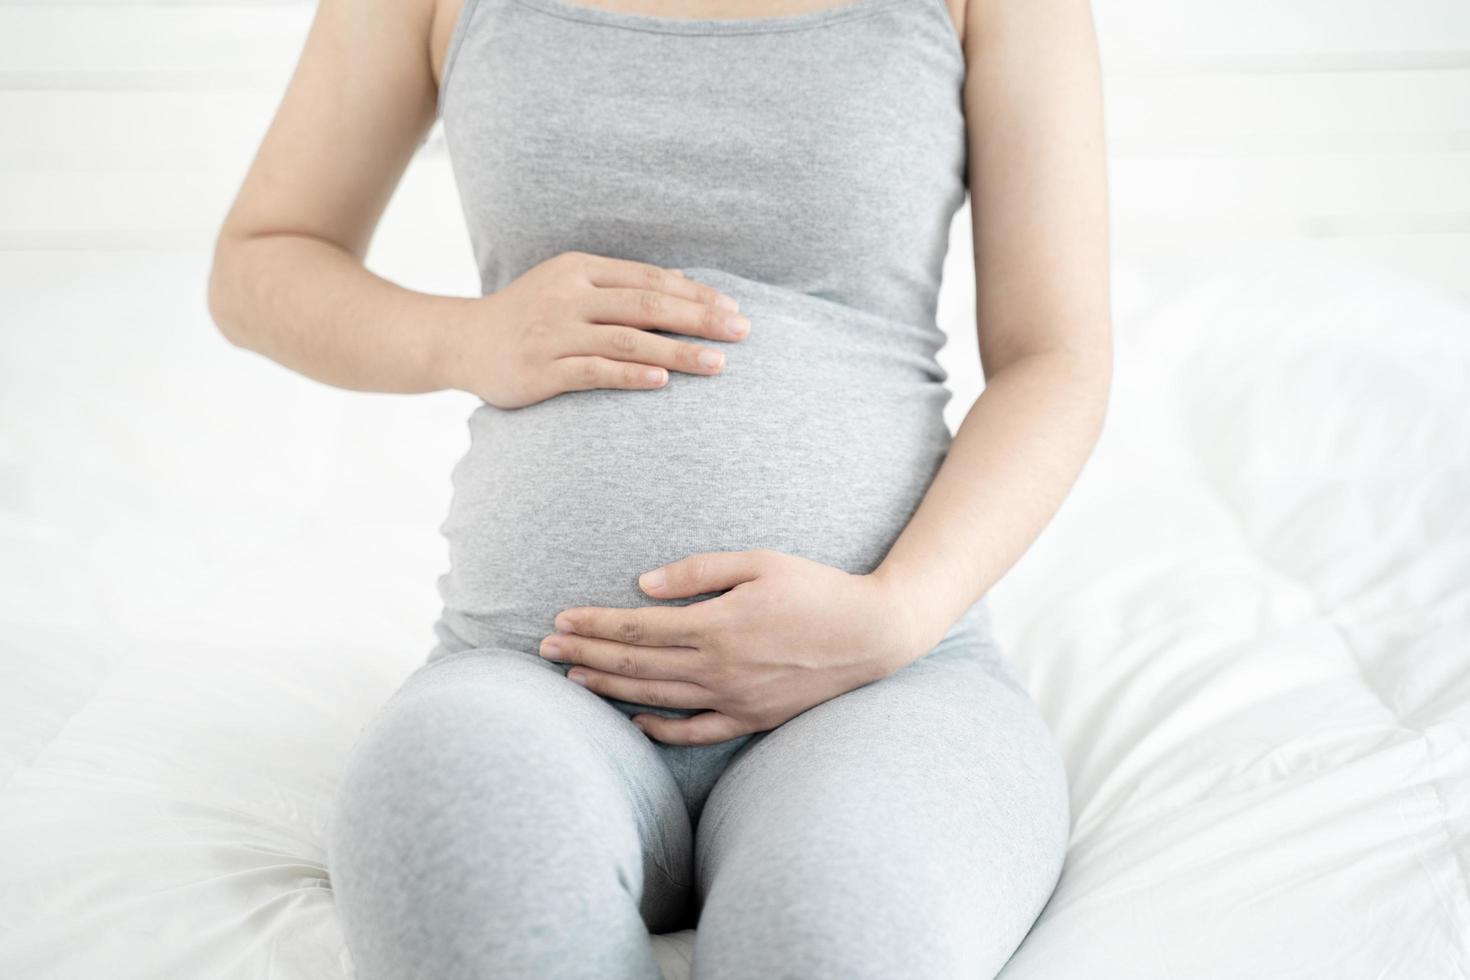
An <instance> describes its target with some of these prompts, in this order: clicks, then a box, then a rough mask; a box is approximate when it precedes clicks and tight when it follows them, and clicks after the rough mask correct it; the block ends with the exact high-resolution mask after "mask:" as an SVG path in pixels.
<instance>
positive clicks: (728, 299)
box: [715, 293, 740, 310]
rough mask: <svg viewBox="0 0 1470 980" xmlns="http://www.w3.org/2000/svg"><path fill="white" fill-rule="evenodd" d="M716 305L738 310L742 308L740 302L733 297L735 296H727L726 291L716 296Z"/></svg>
mask: <svg viewBox="0 0 1470 980" xmlns="http://www.w3.org/2000/svg"><path fill="white" fill-rule="evenodd" d="M715 305H716V306H719V307H723V308H724V309H727V310H738V309H740V304H739V303H738V302H737V301H736V299H735V297H733V296H726V295H725V294H724V293H721V294H720V295H719V296H716V297H715Z"/></svg>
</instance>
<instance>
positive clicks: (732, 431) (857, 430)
mask: <svg viewBox="0 0 1470 980" xmlns="http://www.w3.org/2000/svg"><path fill="white" fill-rule="evenodd" d="M448 58H449V61H448V67H447V69H446V71H447V73H448V74H447V78H446V81H445V83H444V87H443V90H442V91H443V101H442V109H443V126H444V137H445V140H446V143H447V145H448V151H449V155H450V160H451V162H452V165H453V170H454V176H455V179H456V181H457V183H458V187H459V192H460V197H461V200H462V201H463V205H464V214H465V218H466V222H467V227H468V229H469V235H470V241H471V243H472V244H473V247H474V253H475V256H476V259H477V261H478V264H479V269H480V276H481V280H482V288H483V289H484V291H486V292H494V291H497V290H499V289H501V288H503V287H504V286H505V285H506V284H508V283H509V282H510V281H512V280H513V279H514V278H516V277H517V276H519V275H520V274H521V273H523V272H525V271H526V270H527V269H529V268H531V267H532V266H534V265H536V264H537V263H538V262H541V261H543V260H545V259H548V258H551V257H552V256H554V255H557V254H558V253H561V252H565V251H570V250H581V251H586V252H592V253H596V254H599V255H610V256H615V257H619V258H631V259H638V260H641V261H646V262H652V263H655V264H658V265H662V266H666V267H670V268H680V269H683V270H684V271H685V272H686V273H687V274H688V275H689V276H691V277H692V278H695V279H697V280H700V281H702V282H706V283H709V284H710V285H712V286H715V287H717V288H719V289H722V290H725V291H726V292H728V293H729V294H730V295H732V296H734V297H735V298H736V299H737V300H739V301H740V304H741V312H743V313H744V314H745V315H746V316H748V317H749V318H750V320H751V325H752V326H751V332H750V335H749V336H748V337H747V338H746V339H744V340H742V341H739V342H720V341H711V342H709V343H708V346H713V347H716V348H719V349H722V350H724V351H725V355H726V364H727V366H726V368H725V371H724V372H723V373H722V374H719V375H713V376H697V375H690V374H684V373H678V372H675V373H671V375H670V378H669V381H668V383H667V385H666V386H665V387H663V388H661V389H658V390H652V391H625V390H623V391H619V390H608V389H598V390H592V391H578V392H569V393H566V394H563V395H559V396H557V397H555V398H552V399H549V400H547V401H544V402H541V403H539V404H536V405H532V406H529V407H526V408H521V409H516V410H512V411H504V410H501V409H497V408H495V407H493V406H490V405H488V404H487V405H482V406H480V407H479V409H478V410H476V411H475V412H474V413H473V414H472V416H471V417H470V419H469V429H470V438H471V448H470V449H469V451H468V453H467V454H466V455H465V456H464V458H463V459H462V461H461V462H460V463H459V465H458V466H457V468H456V469H455V471H454V488H453V489H454V494H453V505H452V507H451V509H450V512H449V514H448V516H447V519H446V520H445V522H444V524H443V531H444V534H445V536H446V537H447V539H448V542H449V550H450V568H449V571H448V572H447V573H446V574H445V575H444V576H442V578H441V579H440V581H439V590H440V594H441V595H442V597H443V600H444V609H443V615H442V617H441V618H440V620H439V622H438V624H437V628H436V630H437V634H438V646H437V647H436V648H435V649H434V650H433V651H432V652H431V654H430V656H438V655H440V654H442V653H444V652H448V651H456V650H465V649H470V648H473V647H489V646H500V647H509V648H512V649H524V650H535V649H536V648H537V645H538V644H539V642H540V640H541V638H542V637H543V636H545V635H546V634H548V633H550V632H551V631H552V621H553V619H554V618H555V616H556V614H557V613H558V612H560V611H561V610H562V609H565V608H567V607H568V606H574V605H602V606H634V605H647V604H651V603H652V602H654V601H655V600H651V599H649V598H648V597H647V596H645V595H644V594H643V593H641V592H640V591H639V590H638V584H637V578H638V576H639V575H640V574H641V573H643V572H644V571H646V570H648V569H650V568H655V567H657V566H659V565H662V564H664V563H666V562H669V561H673V560H676V559H678V558H682V557H684V556H685V555H687V554H691V553H693V552H697V551H715V550H733V549H742V548H756V547H768V548H773V549H776V550H778V551H785V552H789V553H794V554H800V555H804V556H806V557H808V558H812V559H815V560H817V561H822V562H825V563H827V564H830V565H835V566H837V567H840V568H844V569H846V570H848V571H852V572H866V571H870V570H871V569H873V568H875V567H876V566H877V565H878V563H879V562H881V561H882V560H883V556H884V555H885V554H886V553H887V551H888V548H889V546H890V545H891V544H892V542H893V539H894V538H896V537H897V536H898V534H899V532H900V531H902V529H903V527H904V525H905V524H907V522H908V519H909V517H910V516H911V515H912V513H913V511H914V509H915V508H916V507H917V506H918V503H919V500H920V499H921V498H922V496H923V494H924V491H925V490H926V489H927V487H928V485H929V483H930V481H931V480H932V479H933V476H934V473H935V472H936V471H937V469H938V468H939V464H940V463H941V462H942V460H943V458H944V454H945V452H946V450H947V448H948V445H949V441H950V433H949V430H948V428H947V427H946V426H945V423H944V419H943V409H944V406H945V404H946V402H947V401H948V399H949V398H950V392H949V389H948V388H947V387H945V385H944V381H945V372H944V370H943V368H942V367H941V366H940V365H939V363H938V361H937V360H936V359H935V354H936V352H937V351H938V350H939V348H940V346H941V345H942V344H943V343H944V334H943V332H942V331H941V330H940V328H939V326H938V324H937V322H936V321H935V309H936V303H937V294H938V290H939V280H940V268H941V265H942V263H943V259H944V255H945V251H946V248H947V246H948V243H949V228H950V225H951V223H952V220H953V217H954V214H955V212H956V210H957V209H958V208H959V207H960V206H961V205H962V204H963V202H964V196H965V183H964V171H965V160H966V148H965V125H964V114H963V105H962V102H961V91H962V85H963V82H964V74H965V63H964V58H963V55H962V53H961V50H960V47H959V44H958V41H957V40H956V37H955V33H954V27H953V22H952V21H951V20H950V16H949V13H948V11H947V10H946V9H945V7H944V4H943V2H942V0H858V2H856V3H850V4H848V5H847V6H844V7H838V8H832V9H829V10H827V11H818V12H815V13H810V14H798V15H792V16H790V17H776V18H774V19H767V18H758V19H756V20H754V21H750V20H733V21H731V20H695V21H683V20H680V19H678V18H673V19H668V18H648V17H644V16H642V15H636V14H626V13H622V12H617V11H609V10H603V9H599V8H593V7H585V6H582V5H580V4H577V3H572V2H571V0H467V2H466V8H465V9H464V10H463V11H462V18H461V20H460V22H459V24H458V25H457V26H456V33H455V35H454V36H453V37H452V41H451V49H450V53H449V55H448ZM661 333H662V332H661ZM666 335H667V336H679V335H677V334H673V333H667V334H666ZM684 339H688V338H687V337H685V338H684ZM698 598H708V597H707V596H705V597H698ZM690 601H697V598H696V599H686V600H678V601H677V603H675V604H682V603H685V602H690ZM983 601H984V600H982V602H983Z"/></svg>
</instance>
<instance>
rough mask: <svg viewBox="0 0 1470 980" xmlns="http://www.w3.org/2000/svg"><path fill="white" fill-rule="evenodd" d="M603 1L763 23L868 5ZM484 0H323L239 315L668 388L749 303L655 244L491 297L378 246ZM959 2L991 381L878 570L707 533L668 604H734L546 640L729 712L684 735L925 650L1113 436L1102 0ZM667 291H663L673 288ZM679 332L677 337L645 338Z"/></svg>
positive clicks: (351, 358) (348, 377) (323, 338)
mask: <svg viewBox="0 0 1470 980" xmlns="http://www.w3.org/2000/svg"><path fill="white" fill-rule="evenodd" d="M581 2H586V3H587V5H588V6H598V7H602V8H605V9H609V10H622V11H624V12H628V13H635V14H646V15H650V16H680V17H692V18H726V17H737V18H738V17H767V16H788V15H795V14H799V13H808V12H814V11H818V10H824V9H828V8H832V7H839V6H842V5H843V3H845V2H847V0H842V2H840V3H838V2H832V0H826V2H824V3H801V4H776V3H772V2H771V0H762V2H760V3H743V4H737V3H735V2H733V0H722V2H721V3H718V4H716V3H701V4H682V3H681V4H678V5H675V4H673V3H672V2H670V0H661V2H651V0H643V2H642V3H641V4H638V5H634V4H631V3H628V2H619V3H617V4H613V3H609V2H607V0H598V2H596V3H592V2H590V0H581ZM462 3H463V0H415V2H401V0H322V2H321V4H320V6H319V8H318V12H317V16H316V20H315V21H314V23H313V25H312V29H311V32H310V35H309V36H308V39H307V44H306V48H305V50H304V51H303V55H302V59H301V63H300V65H299V66H298V68H297V71H296V74H295V75H294V76H293V78H292V81H291V84H290V87H289V89H288V91H287V93H286V95H285V97H284V99H283V101H282V104H281V107H280V110H279V112H278V114H277V117H276V119H275V121H274V122H273V124H272V126H271V128H270V130H269V131H268V132H267V135H266V138H265V141H264V142H263V144H262V147H261V150H260V152H259V154H258V155H257V157H256V159H255V161H254V163H253V165H252V167H251V169H250V171H249V173H248V174H247V177H246V180H245V184H244V186H243V187H242V189H241V192H240V195H239V196H238V197H237V199H236V201H235V203H234V206H233V207H232V208H231V210H230V213H229V215H228V216H227V218H226V221H225V224H224V227H223V228H222V229H221V233H220V237H219V242H218V245H217V250H216V257H215V266H214V269H213V271H212V273H211V277H210V309H211V312H212V314H213V315H214V317H215V320H216V322H217V323H218V324H219V326H220V329H221V330H222V331H223V332H224V334H225V336H227V337H228V338H229V339H230V340H231V341H233V342H234V343H236V344H238V345H240V346H242V347H246V348H249V349H253V350H255V351H257V352H259V353H262V354H264V355H266V356H269V357H272V358H273V359H275V360H277V361H279V362H280V363H282V364H284V365H286V366H288V367H291V368H293V369H295V370H297V371H300V372H301V373H303V374H306V375H308V376H310V377H314V378H316V379H318V380H321V381H324V382H326V383H329V384H334V385H338V386H340V387H346V388H351V389H355V390H365V391H393V392H426V391H435V390H442V389H445V388H454V389H459V390H464V391H471V392H475V393H477V394H479V395H480V396H481V397H484V398H486V400H487V401H490V400H491V399H492V397H493V398H498V399H500V400H501V402H502V403H504V404H506V405H511V404H518V403H529V400H537V399H539V398H541V397H550V395H551V394H553V393H555V392H556V391H560V390H571V389H572V388H574V387H591V386H600V387H627V388H636V387H640V386H642V387H648V386H652V387H657V384H652V383H649V382H643V381H640V380H638V379H637V378H636V377H635V374H641V370H642V368H643V367H645V366H649V365H658V366H663V367H664V368H665V370H685V371H688V372H690V373H715V372H716V371H718V370H719V368H718V367H716V368H706V367H702V366H700V365H699V364H698V363H697V361H696V360H695V355H696V354H697V353H698V351H699V350H700V347H699V345H698V342H697V338H698V336H708V337H720V338H721V339H728V338H729V335H727V334H721V333H719V331H720V330H723V329H724V328H725V319H724V314H725V313H727V312H728V311H724V310H722V309H721V308H720V307H719V305H718V302H717V300H718V296H717V295H715V294H714V291H713V290H711V289H709V287H707V286H704V285H702V284H699V283H695V282H691V281H689V280H687V279H680V278H679V277H677V276H674V275H672V274H669V273H667V271H666V270H659V269H657V268H656V267H652V266H647V265H646V264H643V263H635V262H626V261H624V260H620V259H612V258H608V257H600V256H587V255H583V254H581V253H568V254H567V255H564V256H559V257H557V259H554V260H551V262H550V263H549V264H543V266H538V267H536V269H533V270H529V271H528V272H527V273H526V275H524V276H523V277H521V279H518V280H517V281H516V282H515V283H513V284H512V285H511V286H510V287H507V289H506V290H504V291H502V292H501V293H496V294H493V295H492V296H488V297H478V298H462V297H446V296H433V295H428V294H424V293H419V292H414V291H411V290H407V289H404V288H402V287H400V286H397V285H396V284H394V283H391V282H388V281H387V280H385V279H382V278H380V277H378V276H375V275H373V274H372V273H370V272H368V271H367V270H366V269H365V268H364V267H363V266H362V258H363V256H364V254H365V253H366V250H367V244H368V242H369V240H370V238H371V235H372V233H373V230H374V228H375V227H376V225H377V222H378V220H379V219H380V217H381V215H382V211H383V209H384V207H385V206H386V204H387V201H388V199H389V197H390V196H391V194H392V191H393V188H394V186H395V184H396V183H397V181H398V180H399V179H400V177H401V176H402V173H403V170H404V168H405V167H406V166H407V164H408V162H409V160H410V159H411V157H412V155H413V152H414V150H415V149H416V148H417V146H418V144H419V143H420V142H421V141H422V139H423V138H424V136H425V135H426V134H427V131H428V129H429V127H430V126H431V125H432V123H433V121H434V111H435V105H436V99H437V93H438V80H439V79H440V78H441V77H442V74H443V64H444V57H445V52H446V49H447V46H448V42H449V38H450V35H451V33H452V31H453V27H454V23H455V18H456V17H457V16H458V15H459V12H460V10H461V9H462ZM946 3H947V5H948V9H949V11H950V14H951V16H952V17H953V19H954V23H955V30H956V33H957V34H958V36H959V37H960V38H961V45H962V48H963V50H964V53H965V59H966V65H967V77H966V81H965V87H964V93H963V99H964V109H965V115H966V119H967V132H968V141H969V184H970V190H971V200H972V214H973V215H974V218H975V220H974V227H973V240H974V252H975V276H976V284H977V291H976V316H977V321H976V322H977V325H978V339H979V347H980V355H981V361H982V367H983V369H984V374H985V380H986V384H985V390H984V391H983V393H982V394H981V396H980V397H979V398H978V399H977V400H976V401H975V403H974V405H973V406H972V407H971V408H970V411H969V413H968V414H967V415H966V416H965V419H964V421H963V422H962V424H961V426H960V428H959V430H958V432H956V434H955V438H954V441H953V443H952V444H951V446H950V449H949V453H948V455H947V457H946V459H945V461H944V463H943V465H942V466H941V467H940V469H939V472H938V474H937V475H936V477H935V479H934V480H933V482H932V483H931V485H930V487H929V490H928V492H927V493H926V495H925V496H924V498H923V501H922V502H921V504H920V506H919V508H918V510H917V511H916V512H915V514H914V515H913V517H912V519H911V520H910V521H909V523H908V525H907V526H906V527H905V529H904V531H903V533H902V534H901V535H900V536H899V538H898V539H897V541H896V542H895V544H894V545H893V547H892V548H891V549H890V550H889V552H888V554H887V556H886V557H885V559H884V560H883V562H882V563H881V564H880V565H879V567H878V568H876V569H875V570H874V571H873V572H871V573H869V574H867V575H852V574H849V573H847V572H845V571H841V570H839V569H834V568H832V567H830V566H826V565H822V564H819V563H817V562H812V561H809V560H807V559H805V558H800V557H797V556H793V555H785V554H781V553H777V552H771V551H767V550H755V551H735V552H714V553H706V554H700V555H691V556H688V557H686V558H684V559H681V560H680V561H677V562H673V563H670V564H669V565H666V566H664V567H663V569H661V571H663V572H665V573H666V576H665V577H666V582H665V584H664V585H662V586H656V585H654V584H653V583H652V582H651V581H649V579H650V575H649V574H645V576H644V578H643V579H641V580H640V584H641V585H642V586H643V588H644V591H645V592H647V593H648V595H650V596H652V597H655V598H661V599H668V598H675V597H680V596H692V595H698V594H703V593H707V592H717V591H720V590H728V591H726V592H724V594H722V595H719V596H717V597H715V598H713V599H709V600H705V601H701V602H697V603H691V604H688V605H683V606H665V605H653V606H646V607H638V608H632V609H619V608H608V607H577V608H572V609H567V610H563V611H562V613H561V614H560V615H559V616H558V617H557V619H556V622H555V629H556V632H555V633H553V634H551V635H550V636H548V637H547V639H546V640H545V641H543V646H542V654H543V656H548V657H550V658H551V659H555V660H559V661H568V662H574V663H576V664H578V665H579V666H578V667H577V669H576V670H575V671H573V672H572V673H573V675H574V679H575V675H583V680H584V682H585V683H586V684H587V686H588V687H589V688H590V689H592V690H594V691H597V692H598V693H602V694H606V695H608V696H611V697H618V698H622V699H625V700H628V701H632V702H638V703H645V704H653V705H668V706H676V707H694V708H703V709H707V710H704V711H702V712H701V713H700V714H697V715H694V716H692V717H690V718H687V719H680V718H665V717H663V716H661V715H657V714H646V715H640V716H636V717H635V718H634V720H635V721H637V722H639V723H640V725H641V726H642V727H643V728H644V730H645V731H646V732H648V733H649V734H650V735H651V736H652V737H654V738H657V739H658V740H660V741H663V742H669V743H674V744H708V743H712V742H720V741H725V740H727V739H730V738H735V737H737V736H740V735H742V734H746V733H749V732H754V731H762V730H766V729H770V728H774V727H776V726H778V725H780V724H781V723H783V722H785V721H786V720H788V719H790V718H792V717H795V716H796V715H797V714H800V713H801V712H802V711H805V710H807V709H808V708H810V707H812V706H814V705H816V704H819V703H821V702H823V701H825V700H828V699H830V698H832V697H836V696H838V695H840V694H842V693H844V692H846V691H848V690H852V689H853V688H854V687H857V686H860V685H862V684H865V683H870V682H872V681H875V680H878V679H881V678H882V677H884V676H886V675H888V674H890V673H893V672H895V671H897V670H899V669H901V668H902V667H903V666H905V665H907V664H908V663H910V662H912V661H913V660H915V659H916V658H918V657H921V656H923V655H924V654H925V653H926V652H928V651H929V650H931V649H932V648H933V647H934V645H935V644H937V643H938V642H939V640H940V639H941V638H942V637H943V636H944V634H945V633H946V632H947V631H948V629H949V627H950V626H951V625H952V624H953V623H954V622H955V620H956V619H957V618H958V617H959V616H960V615H961V614H962V613H963V612H964V610H965V609H967V608H968V607H969V606H970V605H972V604H973V603H974V602H975V601H976V600H977V599H979V598H980V597H981V596H982V595H984V594H985V593H986V592H987V591H989V590H990V588H991V587H992V586H993V585H994V584H995V583H996V582H997V581H999V579H1000V578H1001V576H1002V575H1004V574H1005V572H1006V571H1007V570H1008V569H1009V568H1010V567H1011V566H1012V565H1013V564H1014V563H1015V562H1016V560H1017V559H1019V558H1020V556H1021V555H1022V554H1023V553H1024V552H1025V551H1026V549H1027V548H1029V547H1030V545H1031V544H1032V542H1033V541H1034V540H1035V539H1036V537H1037V536H1038V535H1039V534H1040V533H1041V530H1042V529H1043V528H1044V527H1045V526H1046V525H1047V524H1048V523H1049V522H1050V521H1051V519H1052V517H1053V516H1054V515H1055V513H1056V511H1057V509H1058V508H1059V507H1060V506H1061V503H1062V501H1063V500H1064V499H1065V497H1066V495H1067V494H1068V492H1069V491H1070V490H1071V488H1072V486H1073V485H1074V484H1075V482H1076V479H1077V476H1078V475H1079V474H1080V472H1081V469H1082V466H1083V465H1084V464H1085V462H1086V460H1087V458H1088V457H1089V456H1090V454H1091V452H1092V449H1093V447H1094V446H1095V444H1096V441H1097V439H1098V437H1099V435H1100V433H1101V429H1102V425H1103V421H1104V417H1105V415H1106V409H1107V402H1108V393H1109V389H1110V387H1111V380H1112V324H1111V314H1110V298H1109V253H1108V200H1107V175H1106V170H1105V167H1106V153H1105V145H1104V132H1103V113H1102V82H1101V70H1100V59H1099V54H1098V48H1097V42H1096V35H1095V31H1094V27H1093V20H1092V13H1091V8H1090V6H1089V3H1088V2H1087V0H1034V2H1032V3H1027V4H1016V3H1005V2H1002V0H946ZM327 147H330V148H331V150H332V152H330V153H328V152H324V149H325V148H327ZM556 263H560V266H559V267H557V268H550V266H551V265H555V264H556ZM654 294H657V295H658V296H660V297H663V298H662V299H654V300H649V299H648V298H647V297H648V296H650V295H654ZM537 323H539V324H540V326H539V327H533V325H534V324H537ZM548 325H550V326H553V327H555V328H556V329H550V330H548V329H546V327H547V326H548ZM653 326H657V327H659V328H660V329H664V330H669V331H675V332H682V333H687V334H690V336H691V339H690V340H689V341H688V342H683V341H676V340H672V339H670V338H656V337H654V336H653V335H651V334H649V333H648V332H647V330H646V329H645V328H648V327H653ZM755 329H759V325H756V327H755ZM615 338H616V339H615ZM639 338H642V340H640V339H639ZM653 340H662V341H664V342H665V343H664V344H662V345H655V344H652V343H645V342H643V341H653ZM735 352H737V353H738V347H737V348H735ZM579 359H580V360H579ZM506 364H511V365H514V369H513V370H507V369H506V367H505V365H506ZM527 379H530V380H527ZM627 397H638V393H637V392H633V391H630V392H629V393H628V395H627ZM492 403H495V402H492ZM654 571H658V570H652V569H651V570H649V572H650V573H651V572H654ZM553 642H555V643H556V644H557V645H558V646H559V649H552V648H551V644H552V643H553ZM793 651H795V652H793Z"/></svg>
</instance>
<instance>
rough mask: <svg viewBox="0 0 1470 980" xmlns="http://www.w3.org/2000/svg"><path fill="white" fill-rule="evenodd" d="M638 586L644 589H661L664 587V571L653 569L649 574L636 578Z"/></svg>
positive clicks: (645, 573)
mask: <svg viewBox="0 0 1470 980" xmlns="http://www.w3.org/2000/svg"><path fill="white" fill-rule="evenodd" d="M638 584H639V585H641V586H643V587H644V588H645V589H661V588H663V587H664V570H663V569H662V568H655V569H654V570H653V571H651V572H644V573H643V574H642V575H641V576H639V578H638Z"/></svg>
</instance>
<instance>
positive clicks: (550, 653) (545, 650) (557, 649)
mask: <svg viewBox="0 0 1470 980" xmlns="http://www.w3.org/2000/svg"><path fill="white" fill-rule="evenodd" d="M558 653H561V644H560V643H557V642H556V641H554V640H547V641H546V642H545V643H543V644H541V656H543V657H554V656H556V655H557V654H558Z"/></svg>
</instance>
